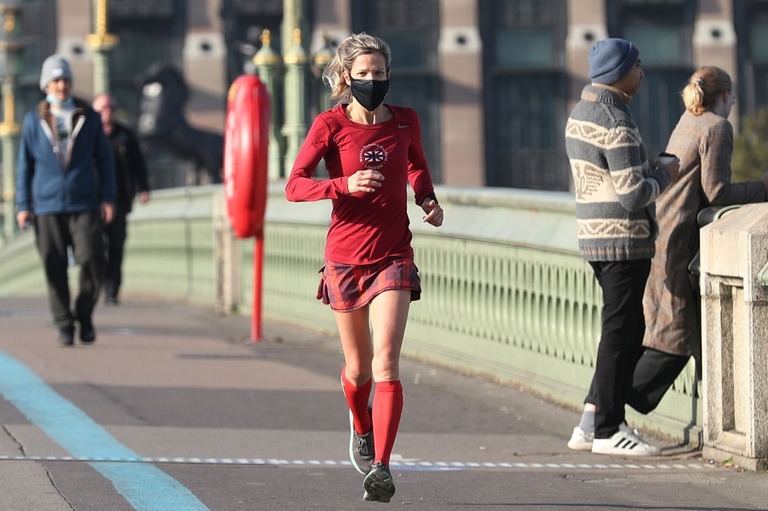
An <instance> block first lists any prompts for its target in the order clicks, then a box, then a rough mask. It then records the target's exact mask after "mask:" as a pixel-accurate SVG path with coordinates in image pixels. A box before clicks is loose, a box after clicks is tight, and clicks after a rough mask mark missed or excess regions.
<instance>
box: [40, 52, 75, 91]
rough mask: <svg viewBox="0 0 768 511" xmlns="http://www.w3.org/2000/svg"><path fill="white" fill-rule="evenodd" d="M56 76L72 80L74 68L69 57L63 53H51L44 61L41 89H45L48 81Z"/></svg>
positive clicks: (41, 73) (41, 72)
mask: <svg viewBox="0 0 768 511" xmlns="http://www.w3.org/2000/svg"><path fill="white" fill-rule="evenodd" d="M56 78H66V79H67V80H69V81H70V82H71V81H72V69H70V67H69V62H68V61H67V59H65V58H64V57H62V56H61V55H51V56H50V57H48V58H47V59H45V62H43V69H42V70H41V71H40V90H42V91H45V88H46V87H47V86H48V83H49V82H50V81H51V80H54V79H56Z"/></svg>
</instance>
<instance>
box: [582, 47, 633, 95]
mask: <svg viewBox="0 0 768 511" xmlns="http://www.w3.org/2000/svg"><path fill="white" fill-rule="evenodd" d="M639 56H640V52H639V51H638V50H637V46H635V45H634V44H632V43H631V42H629V41H627V40H625V39H616V38H614V39H603V40H602V41H597V42H596V43H595V44H594V46H592V50H591V51H590V52H589V77H590V78H591V79H592V83H602V84H605V85H610V84H612V83H614V82H618V81H619V80H621V79H622V78H624V76H625V75H626V74H627V73H629V70H630V69H632V67H633V66H634V65H635V63H636V62H637V59H638V57H639Z"/></svg>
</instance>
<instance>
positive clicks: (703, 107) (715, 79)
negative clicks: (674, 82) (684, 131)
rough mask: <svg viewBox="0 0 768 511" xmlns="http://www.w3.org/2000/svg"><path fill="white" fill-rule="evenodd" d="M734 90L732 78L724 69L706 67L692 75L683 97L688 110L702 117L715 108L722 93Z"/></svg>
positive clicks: (682, 94)
mask: <svg viewBox="0 0 768 511" xmlns="http://www.w3.org/2000/svg"><path fill="white" fill-rule="evenodd" d="M732 88H733V82H732V81H731V77H730V75H728V73H726V72H725V71H724V70H723V69H721V68H719V67H716V66H704V67H700V68H699V69H697V70H696V72H694V73H693V74H692V75H691V77H690V79H689V80H688V84H687V85H686V86H685V88H684V89H683V92H682V93H681V96H683V103H685V109H686V110H688V111H689V112H691V113H692V114H693V115H701V114H703V113H704V112H707V111H709V110H711V109H712V107H714V106H715V104H716V103H717V98H718V96H719V95H720V93H722V92H723V91H726V90H727V91H730V90H731V89H732Z"/></svg>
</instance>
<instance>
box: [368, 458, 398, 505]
mask: <svg viewBox="0 0 768 511" xmlns="http://www.w3.org/2000/svg"><path fill="white" fill-rule="evenodd" d="M363 487H364V488H365V493H364V494H363V499H365V500H368V501H374V502H389V501H390V499H392V495H394V494H395V482H394V481H393V480H392V474H391V473H390V472H389V467H387V466H386V465H384V464H383V463H374V464H373V465H371V471H370V472H368V475H367V476H365V480H364V481H363Z"/></svg>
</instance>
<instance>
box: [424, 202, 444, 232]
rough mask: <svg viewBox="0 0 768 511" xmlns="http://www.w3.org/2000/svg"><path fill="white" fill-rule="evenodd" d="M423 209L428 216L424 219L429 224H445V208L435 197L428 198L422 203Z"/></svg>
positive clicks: (437, 225)
mask: <svg viewBox="0 0 768 511" xmlns="http://www.w3.org/2000/svg"><path fill="white" fill-rule="evenodd" d="M421 209H423V210H424V213H426V214H427V216H425V217H424V221H425V222H427V223H428V224H431V225H434V226H435V227H440V226H441V225H443V208H441V207H440V204H438V203H437V201H436V200H435V199H431V198H427V199H424V202H423V203H422V204H421Z"/></svg>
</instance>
